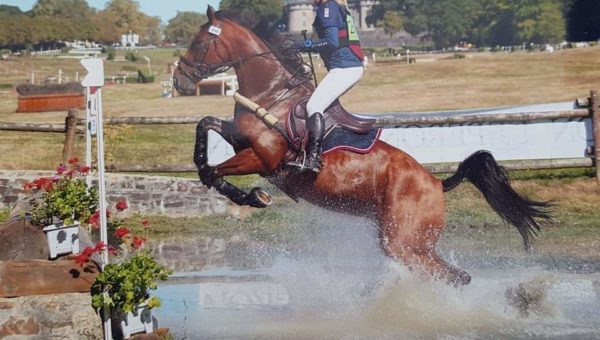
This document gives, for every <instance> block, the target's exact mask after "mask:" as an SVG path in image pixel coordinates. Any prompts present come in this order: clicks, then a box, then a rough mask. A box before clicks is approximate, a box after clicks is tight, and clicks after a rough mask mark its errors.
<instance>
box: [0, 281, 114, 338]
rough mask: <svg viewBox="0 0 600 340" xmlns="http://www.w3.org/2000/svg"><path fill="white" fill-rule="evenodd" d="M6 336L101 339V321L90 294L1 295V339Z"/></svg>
mask: <svg viewBox="0 0 600 340" xmlns="http://www.w3.org/2000/svg"><path fill="white" fill-rule="evenodd" d="M9 336H14V339H91V340H93V339H102V338H103V337H102V322H101V320H100V317H99V316H98V315H97V314H96V312H95V311H94V309H93V308H92V302H91V296H90V294H89V293H85V294H81V293H73V294H59V295H37V296H26V297H19V298H11V299H3V298H0V339H4V338H5V337H9ZM11 338H13V337H11Z"/></svg>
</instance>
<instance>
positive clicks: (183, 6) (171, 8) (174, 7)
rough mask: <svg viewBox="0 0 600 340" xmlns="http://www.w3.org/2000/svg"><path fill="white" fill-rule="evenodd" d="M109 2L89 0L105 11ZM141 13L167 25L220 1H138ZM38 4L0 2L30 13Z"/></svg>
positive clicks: (32, 1) (33, 0)
mask: <svg viewBox="0 0 600 340" xmlns="http://www.w3.org/2000/svg"><path fill="white" fill-rule="evenodd" d="M107 1H108V0H87V3H88V4H89V5H90V7H95V8H97V9H103V8H104V6H105V5H106V3H107ZM137 2H138V3H139V4H140V7H141V11H142V12H144V13H146V14H147V15H150V16H158V17H160V18H161V20H162V21H163V22H164V23H165V24H166V23H167V22H168V21H169V19H171V18H173V17H174V16H175V15H176V14H177V11H194V12H200V13H205V12H206V7H207V5H212V6H214V7H215V9H217V8H218V7H219V2H220V0H174V1H164V0H137ZM35 3H37V0H0V5H11V6H18V7H19V8H21V10H22V11H28V10H30V9H31V7H33V5H34V4H35Z"/></svg>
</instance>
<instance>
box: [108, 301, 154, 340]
mask: <svg viewBox="0 0 600 340" xmlns="http://www.w3.org/2000/svg"><path fill="white" fill-rule="evenodd" d="M113 321H116V322H118V325H119V327H120V328H121V333H122V334H123V338H125V339H129V338H130V337H131V335H133V334H136V333H152V332H154V325H153V323H152V309H150V308H148V306H146V304H141V305H139V306H138V308H137V309H136V310H134V311H133V313H123V312H120V313H118V317H117V318H116V320H113Z"/></svg>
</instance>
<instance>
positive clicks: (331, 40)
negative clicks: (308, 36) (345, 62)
mask: <svg viewBox="0 0 600 340" xmlns="http://www.w3.org/2000/svg"><path fill="white" fill-rule="evenodd" d="M339 46H340V41H339V38H338V28H337V27H327V28H325V33H324V34H323V38H322V39H316V40H305V41H304V43H303V45H302V48H301V50H302V51H305V52H313V51H316V52H328V51H330V50H335V49H336V48H338V47H339Z"/></svg>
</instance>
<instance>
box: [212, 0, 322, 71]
mask: <svg viewBox="0 0 600 340" xmlns="http://www.w3.org/2000/svg"><path fill="white" fill-rule="evenodd" d="M215 16H216V17H217V19H220V20H230V21H233V22H235V23H237V24H240V25H241V26H243V27H245V28H247V29H249V30H250V31H251V32H253V33H254V34H256V36H257V37H258V38H260V39H261V40H262V42H264V43H265V44H266V45H267V47H269V49H271V51H273V54H274V55H275V58H277V60H279V61H280V62H281V64H282V65H283V66H284V67H285V68H286V70H287V71H288V72H290V73H291V74H294V75H302V76H305V77H307V78H310V76H311V75H310V74H307V71H306V70H307V69H308V68H305V67H304V66H303V64H304V61H303V60H302V56H301V55H300V53H298V52H296V51H294V50H292V49H290V47H291V45H292V43H293V41H291V39H289V38H285V37H283V36H282V35H281V34H280V33H279V31H278V30H277V28H276V27H275V25H272V24H270V23H269V21H268V20H267V19H265V18H258V17H257V16H256V15H253V14H251V13H248V12H245V11H243V12H240V11H235V10H221V11H218V12H216V13H215Z"/></svg>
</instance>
